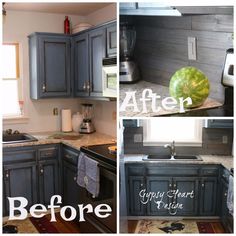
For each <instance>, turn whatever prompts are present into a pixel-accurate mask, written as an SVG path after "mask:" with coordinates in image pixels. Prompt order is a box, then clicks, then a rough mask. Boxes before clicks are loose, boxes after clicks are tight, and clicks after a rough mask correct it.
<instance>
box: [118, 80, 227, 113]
mask: <svg viewBox="0 0 236 236" xmlns="http://www.w3.org/2000/svg"><path fill="white" fill-rule="evenodd" d="M144 89H151V90H152V92H153V93H156V95H159V96H161V98H160V99H157V100H156V107H157V106H160V107H161V109H160V111H158V112H153V111H152V102H151V101H148V102H146V106H147V113H143V112H142V110H143V102H142V101H140V98H141V97H142V92H143V90H144ZM119 91H120V107H121V105H122V103H123V101H124V99H125V96H126V92H131V91H136V93H135V97H136V102H137V107H138V109H139V112H134V111H133V110H134V109H133V107H126V109H125V111H120V116H129V117H152V116H163V115H171V114H184V113H179V106H177V107H176V108H174V109H173V110H171V111H170V110H169V111H167V110H165V109H164V108H163V107H162V106H161V100H162V99H164V98H166V97H169V96H170V95H169V88H168V87H167V86H163V85H159V84H155V83H151V82H147V81H143V80H141V81H139V82H137V83H135V84H120V90H119ZM146 97H147V94H146ZM130 103H133V101H132V100H131V101H130ZM222 105H223V104H222V103H220V102H218V101H216V100H214V99H212V98H207V99H206V101H205V102H204V104H203V105H202V106H200V107H198V108H193V109H185V111H186V112H187V111H196V110H202V109H208V108H215V107H220V106H222Z"/></svg>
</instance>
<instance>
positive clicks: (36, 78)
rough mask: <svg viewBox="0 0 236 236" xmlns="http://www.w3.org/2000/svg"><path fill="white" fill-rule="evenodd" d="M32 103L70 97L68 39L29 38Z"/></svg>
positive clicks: (55, 36)
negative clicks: (43, 99)
mask: <svg viewBox="0 0 236 236" xmlns="http://www.w3.org/2000/svg"><path fill="white" fill-rule="evenodd" d="M29 57H30V81H31V83H30V92H31V93H30V95H31V98H32V99H39V98H53V97H69V96H70V95H71V83H70V81H71V69H70V65H71V62H70V59H71V50H70V37H67V36H64V35H60V34H49V33H34V34H32V35H30V36H29Z"/></svg>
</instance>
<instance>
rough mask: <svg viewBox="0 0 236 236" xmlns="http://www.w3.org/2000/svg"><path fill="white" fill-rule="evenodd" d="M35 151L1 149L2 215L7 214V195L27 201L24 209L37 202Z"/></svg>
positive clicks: (27, 149)
mask: <svg viewBox="0 0 236 236" xmlns="http://www.w3.org/2000/svg"><path fill="white" fill-rule="evenodd" d="M36 170H37V168H36V151H35V150H34V149H31V148H19V149H14V151H13V150H10V151H7V152H5V151H4V150H3V192H4V195H3V199H4V200H3V202H4V203H5V205H4V207H3V209H4V212H3V215H4V216H5V215H8V214H9V204H8V199H7V198H8V197H24V198H26V199H27V201H28V205H27V207H26V209H29V208H30V206H32V205H33V204H35V203H37V200H38V198H37V179H36V178H37V174H36V173H37V171H36Z"/></svg>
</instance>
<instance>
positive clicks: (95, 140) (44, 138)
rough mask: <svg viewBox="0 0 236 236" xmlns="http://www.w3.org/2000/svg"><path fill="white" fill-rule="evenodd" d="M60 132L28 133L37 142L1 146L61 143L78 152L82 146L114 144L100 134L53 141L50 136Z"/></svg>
mask: <svg viewBox="0 0 236 236" xmlns="http://www.w3.org/2000/svg"><path fill="white" fill-rule="evenodd" d="M58 133H61V132H39V133H29V134H31V135H32V136H34V137H35V138H37V139H38V141H34V142H25V143H13V144H3V145H2V146H3V148H6V147H24V146H34V145H44V144H56V143H63V144H66V145H68V146H70V147H72V148H75V149H78V150H80V147H82V146H88V145H98V144H106V143H115V141H116V139H115V138H114V137H112V136H109V135H107V134H102V133H98V132H95V133H92V134H82V135H81V137H80V138H79V139H77V140H62V139H54V138H52V136H53V135H54V134H58ZM64 134H65V135H66V134H67V135H78V133H74V132H70V133H64Z"/></svg>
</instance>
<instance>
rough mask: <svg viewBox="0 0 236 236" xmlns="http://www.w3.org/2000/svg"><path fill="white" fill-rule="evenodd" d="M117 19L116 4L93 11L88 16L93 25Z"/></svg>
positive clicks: (87, 18) (88, 20)
mask: <svg viewBox="0 0 236 236" xmlns="http://www.w3.org/2000/svg"><path fill="white" fill-rule="evenodd" d="M115 19H116V4H115V3H113V4H110V5H108V6H106V7H104V8H102V9H99V10H98V11H96V12H93V13H91V14H89V15H87V16H86V20H87V22H88V23H90V24H92V25H99V24H102V23H104V22H108V21H111V20H115Z"/></svg>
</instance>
